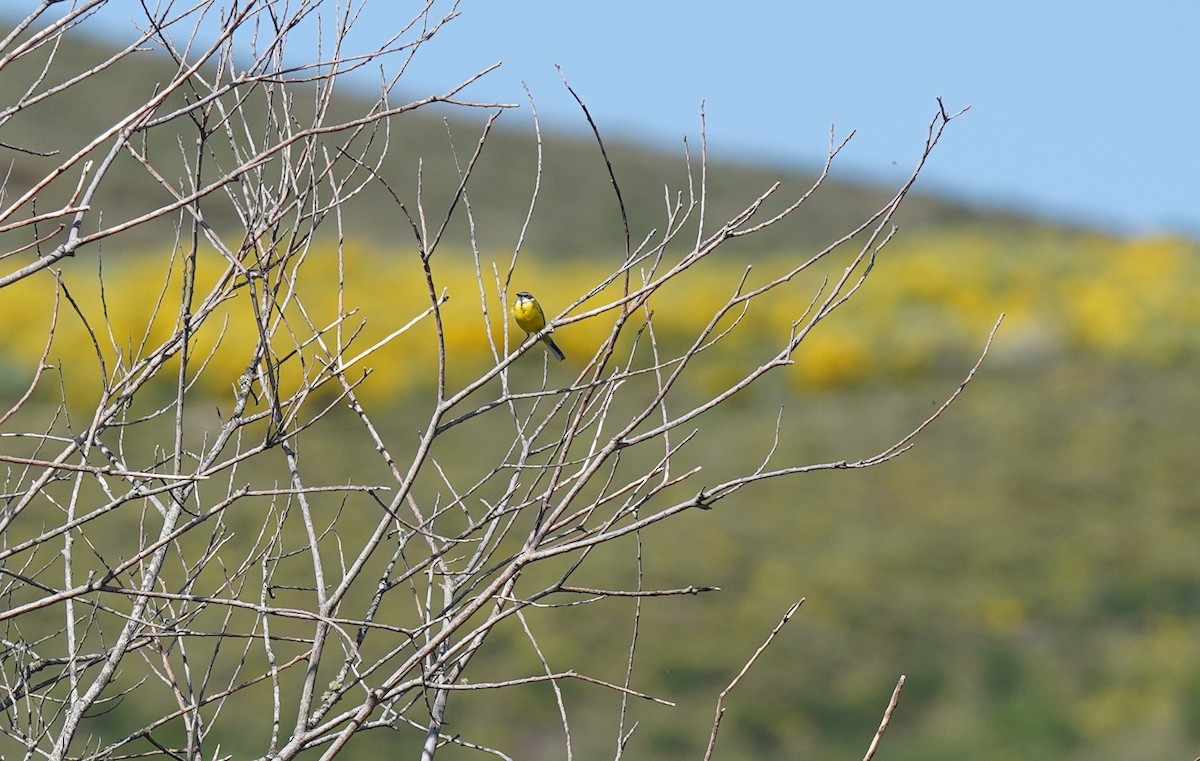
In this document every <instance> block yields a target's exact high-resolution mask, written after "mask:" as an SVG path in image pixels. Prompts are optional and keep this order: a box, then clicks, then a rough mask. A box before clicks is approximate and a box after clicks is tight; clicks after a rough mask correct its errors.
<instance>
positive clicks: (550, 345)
mask: <svg viewBox="0 0 1200 761" xmlns="http://www.w3.org/2000/svg"><path fill="white" fill-rule="evenodd" d="M512 313H513V319H514V320H515V321H516V323H517V327H519V328H520V329H521V330H523V331H525V333H526V334H527V335H533V334H534V333H537V332H538V331H540V330H542V329H543V328H545V327H546V313H545V312H543V311H542V305H541V304H539V303H538V301H537V299H535V298H534V297H533V294H531V293H530V292H529V291H521V292H520V293H518V294H517V301H516V303H515V304H513V309H512ZM542 343H544V344H546V350H547V351H549V352H550V353H551V354H553V355H554V358H555V359H557V360H558V361H559V362H561V361H563V360H564V359H566V358H567V357H566V355H565V354H563V353H562V349H560V348H558V345H557V344H556V343H554V339H553V338H551V337H550V334H549V333H547V334H546V335H544V336H542Z"/></svg>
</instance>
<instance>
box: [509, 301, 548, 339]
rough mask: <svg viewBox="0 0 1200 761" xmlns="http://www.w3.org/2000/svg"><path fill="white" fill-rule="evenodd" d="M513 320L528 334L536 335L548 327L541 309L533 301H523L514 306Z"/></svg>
mask: <svg viewBox="0 0 1200 761" xmlns="http://www.w3.org/2000/svg"><path fill="white" fill-rule="evenodd" d="M513 319H514V320H516V321H517V325H518V326H520V328H521V330H523V331H525V332H526V333H536V332H538V331H539V330H541V329H542V328H544V327H546V318H545V316H543V315H542V310H541V307H539V306H538V303H537V302H536V301H534V300H532V299H528V300H524V299H521V300H518V301H517V303H515V304H513Z"/></svg>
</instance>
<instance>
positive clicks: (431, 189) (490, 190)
mask: <svg viewBox="0 0 1200 761" xmlns="http://www.w3.org/2000/svg"><path fill="white" fill-rule="evenodd" d="M86 29H87V27H86V26H85V27H84V28H83V31H84V32H86ZM67 39H69V40H70V41H71V44H70V45H66V46H61V47H60V48H59V49H58V50H57V53H56V58H55V60H54V63H53V65H52V66H51V67H50V69H49V76H48V77H47V85H51V84H53V83H55V82H56V81H59V80H62V79H65V78H66V77H68V76H70V75H71V74H73V73H75V72H78V71H84V70H87V69H89V68H91V67H93V66H95V65H96V64H97V63H99V62H100V61H103V60H104V59H105V58H107V57H108V56H109V55H111V54H112V52H113V51H114V48H113V47H112V45H113V41H107V42H106V41H102V40H98V39H94V38H92V37H90V36H88V35H87V34H86V33H82V32H80V31H72V32H71V33H70V34H69V35H68V37H67ZM46 58H47V56H46V55H45V54H39V55H33V56H29V57H27V58H26V59H23V60H21V61H17V62H16V63H14V64H10V67H9V68H8V70H7V71H6V75H5V76H4V77H0V102H12V101H13V100H14V99H15V97H16V96H17V94H18V93H17V90H18V88H20V87H23V86H24V85H23V83H24V82H26V81H28V78H29V77H30V75H31V74H32V73H33V71H34V70H35V68H39V67H41V66H42V65H43V63H44V61H45V60H46ZM173 70H174V65H173V64H172V63H171V62H169V61H168V60H167V59H166V58H165V57H164V56H162V55H161V54H159V53H156V52H154V51H152V50H147V51H144V52H139V53H137V54H136V55H133V56H130V57H128V58H126V59H124V60H122V61H120V62H119V63H118V64H117V65H116V66H114V67H112V68H110V69H108V70H106V71H104V72H103V73H101V74H100V75H98V76H95V77H93V78H92V79H91V80H90V81H89V83H88V85H87V87H86V89H81V88H78V87H75V88H72V89H69V90H67V91H65V92H64V93H62V94H60V95H59V96H57V97H56V98H54V99H53V100H52V101H50V102H48V103H47V104H46V105H45V106H44V107H41V108H35V109H30V110H28V111H26V112H24V113H22V114H18V115H17V116H16V117H15V118H13V119H11V120H10V121H8V122H7V123H6V124H5V125H4V134H3V140H2V141H0V143H3V145H2V146H0V160H3V161H4V162H5V163H6V164H7V165H9V166H10V167H11V169H10V174H9V181H10V187H25V186H27V185H28V184H29V183H30V182H31V181H32V180H33V179H34V178H37V177H41V176H44V175H45V173H46V172H48V171H49V170H50V169H52V168H53V167H54V166H55V165H57V163H58V161H60V160H61V158H62V157H63V156H64V155H69V154H70V153H71V152H73V151H74V150H77V149H78V148H79V147H81V146H83V145H86V143H87V141H88V140H90V139H91V138H92V136H94V135H96V134H99V133H100V131H101V130H103V129H104V128H106V127H108V126H109V125H111V124H112V123H114V122H115V121H116V120H118V119H120V118H121V117H123V116H124V115H125V114H126V113H127V112H128V110H129V109H130V108H131V107H132V105H134V104H136V103H141V102H143V100H144V99H145V98H146V97H147V96H148V95H149V94H150V93H153V92H154V90H155V88H156V86H157V84H158V83H159V82H160V81H162V80H163V79H164V78H165V77H167V76H168V75H169V74H170V73H171V72H172V71H173ZM404 97H405V95H404V94H402V93H401V94H393V97H392V101H393V102H400V100H401V99H402V98H404ZM168 105H170V103H168ZM369 107H370V102H369V101H368V100H367V99H366V98H364V97H362V96H361V95H360V94H358V93H355V92H353V91H352V90H350V89H349V88H343V89H342V91H341V98H340V99H338V100H335V103H334V106H333V111H334V112H335V113H340V114H354V115H357V114H361V113H364V112H365V111H366V110H367V109H368V108H369ZM439 111H440V113H439V114H437V115H433V111H432V110H431V109H420V110H418V111H416V112H413V113H406V114H402V115H400V116H398V117H396V118H393V119H391V120H390V122H389V128H390V130H391V134H390V136H389V137H390V142H391V145H390V148H389V150H388V153H387V157H386V159H385V161H384V162H383V165H382V167H381V175H382V176H383V177H384V178H385V179H386V180H387V181H388V182H389V184H390V185H391V186H392V188H393V189H394V190H396V192H397V193H398V194H399V195H400V197H401V198H402V199H404V200H405V202H406V203H408V204H410V205H412V204H413V202H414V201H415V198H416V188H417V185H418V182H417V170H418V167H420V168H421V172H422V177H421V183H422V186H423V195H424V198H425V199H426V201H427V204H428V206H429V207H430V208H431V209H439V208H441V206H442V204H443V203H444V201H445V199H447V198H449V197H450V195H451V194H452V193H453V190H454V187H455V184H456V177H457V173H456V170H455V169H454V163H453V162H454V158H453V155H452V153H451V150H450V147H449V144H450V139H451V138H452V139H453V141H454V145H455V148H456V150H457V152H458V154H459V156H460V160H461V161H463V162H465V161H466V159H467V158H468V157H469V155H470V153H471V151H472V150H473V149H474V147H475V144H476V142H477V141H478V139H479V136H480V134H481V130H482V126H483V123H484V121H485V120H486V117H487V115H488V114H486V113H483V112H480V111H474V112H473V111H470V110H468V109H462V108H442V109H439ZM580 124H581V125H583V124H584V120H583V117H582V115H581V116H580ZM447 125H448V126H447ZM181 138H182V139H183V140H184V141H185V143H184V144H185V145H186V144H187V140H189V138H188V136H186V135H183V136H181ZM159 143H160V144H153V145H151V146H150V150H152V151H153V152H154V153H155V154H156V155H158V156H160V157H161V156H163V155H164V154H171V153H175V154H177V153H178V152H179V150H180V149H179V146H178V145H173V144H170V143H168V142H166V141H162V140H160V141H159ZM606 145H607V148H608V150H609V154H610V156H611V157H612V161H613V164H614V167H615V170H616V174H617V178H618V181H619V182H620V184H621V189H622V192H623V194H624V198H625V204H626V207H627V209H628V213H629V217H630V223H631V227H632V232H633V236H632V237H633V238H634V240H635V241H636V240H639V239H640V238H641V237H643V236H644V235H645V234H647V233H648V232H649V231H650V230H652V229H661V228H662V226H663V224H664V221H663V220H664V209H665V202H664V188H667V189H669V190H670V193H671V194H672V195H674V194H676V193H684V194H685V196H686V193H687V190H688V177H687V165H686V162H685V158H684V152H683V148H682V145H681V147H680V149H679V150H677V151H668V152H662V151H656V150H652V149H649V148H647V147H645V146H642V145H639V144H637V143H634V142H630V141H628V140H620V139H613V138H608V139H607V140H606ZM13 147H20V148H23V149H26V150H24V151H18V150H13ZM916 147H917V146H914V150H915V149H916ZM30 151H36V152H41V153H53V155H42V156H39V155H33V154H32V153H31V152H30ZM543 151H544V153H543V157H542V169H543V173H542V177H541V189H540V195H539V197H538V201H537V206H536V210H535V214H534V217H533V220H532V224H531V225H530V227H529V229H528V233H527V238H526V248H527V249H529V250H532V251H535V252H545V253H547V254H551V253H552V254H553V255H554V256H555V257H559V256H563V257H568V258H569V257H575V256H580V257H588V256H590V255H592V254H596V253H607V252H611V251H613V250H614V249H618V250H619V249H620V248H621V247H622V245H623V244H622V231H621V225H620V223H619V217H618V214H617V205H616V202H615V199H614V195H613V192H612V188H611V184H610V182H609V179H608V176H607V173H606V171H605V168H604V165H603V161H602V158H601V155H600V152H599V151H598V150H597V147H596V145H595V143H594V142H592V141H590V140H586V139H581V138H579V137H577V136H563V135H555V134H545V135H544V137H543ZM692 154H693V167H692V173H693V178H694V181H695V182H696V183H698V182H699V173H700V172H699V165H698V160H697V159H696V156H698V154H699V147H698V145H693V146H692ZM536 166H537V148H536V143H535V134H534V129H533V126H532V123H531V122H530V120H529V115H528V109H521V110H517V111H510V112H506V113H504V114H503V116H502V117H501V118H500V119H499V121H498V127H497V128H496V129H495V130H494V132H493V133H492V134H491V136H490V137H489V139H488V143H487V146H486V148H485V151H484V153H483V156H482V158H481V161H480V163H479V164H478V167H477V169H476V172H475V176H474V179H473V181H472V182H471V184H470V186H469V189H468V190H469V198H470V201H471V206H472V210H473V212H474V214H475V216H476V223H477V234H478V237H479V240H480V243H481V245H482V246H483V247H484V248H485V249H498V250H501V251H504V250H511V248H512V247H513V246H514V244H515V241H516V240H517V237H518V234H519V231H520V229H521V226H522V224H523V222H524V219H525V216H526V214H527V212H528V208H529V204H530V199H531V197H532V193H533V189H534V184H535V179H536V178H535V169H536ZM815 176H816V175H815V173H814V172H799V173H798V172H793V171H782V170H780V169H778V168H773V167H765V166H755V165H750V164H743V163H738V162H737V161H735V160H732V158H731V157H717V158H715V159H714V160H712V162H711V164H710V166H709V168H708V177H709V181H708V191H709V197H708V207H709V213H708V219H710V220H712V221H713V223H714V224H715V223H716V222H717V221H718V220H722V219H724V218H726V217H728V216H729V215H731V214H733V213H735V212H736V211H740V210H741V209H743V208H744V207H745V206H746V205H748V204H749V203H750V202H751V201H753V199H754V198H755V197H756V196H758V195H759V194H760V193H762V192H763V191H764V190H766V189H767V188H768V187H770V186H771V185H772V184H774V183H775V182H779V183H781V189H780V191H779V192H778V193H777V194H776V195H775V197H774V199H773V200H772V201H770V202H768V203H767V204H766V205H765V206H764V211H765V212H769V211H771V210H773V209H778V208H781V207H782V206H783V205H785V204H787V203H790V202H791V201H792V200H794V199H795V198H796V197H798V196H799V195H801V194H802V193H803V192H805V191H806V190H807V189H808V188H809V186H810V185H811V183H812V181H813V179H814V178H815ZM894 190H895V189H894V188H883V187H878V186H874V185H870V184H865V183H862V182H856V181H853V180H849V179H842V178H839V176H838V168H837V165H836V164H835V168H834V173H833V177H832V178H831V179H830V180H828V181H827V182H826V183H825V185H824V186H823V188H822V189H821V191H820V192H819V193H817V194H815V195H814V196H813V197H812V198H811V199H809V201H808V202H807V203H806V204H805V206H804V207H803V208H802V209H801V211H800V213H799V214H797V215H795V216H794V217H793V218H791V219H790V220H789V221H788V222H787V223H786V224H784V225H780V226H777V227H776V228H774V229H773V230H768V231H766V232H765V233H764V234H762V235H757V236H754V237H753V239H752V240H749V241H747V242H746V243H744V244H743V245H745V246H746V247H747V250H751V251H779V250H792V251H795V250H797V249H799V250H810V249H812V248H814V247H820V246H823V245H825V244H827V243H828V242H829V241H831V240H834V239H836V238H837V237H839V236H841V235H842V234H844V233H845V232H846V231H847V230H849V229H851V228H853V226H855V225H856V224H858V223H860V222H861V221H862V220H863V219H864V218H865V217H866V216H867V215H869V214H870V213H871V212H873V211H874V210H875V209H877V208H878V207H879V205H880V204H881V203H882V202H883V201H884V200H885V199H887V198H889V197H890V195H891V194H892V193H893V192H894ZM918 191H919V186H918ZM369 192H370V193H371V195H368V197H367V199H365V202H363V203H356V204H352V205H349V206H348V207H347V209H346V211H347V212H348V216H347V217H346V229H347V230H348V231H349V233H350V236H351V237H355V238H359V239H362V240H365V241H371V242H374V243H376V244H384V245H394V244H395V243H396V242H397V241H398V240H399V241H401V242H402V243H403V241H406V240H407V237H408V231H407V229H406V226H405V224H404V223H403V222H402V220H401V218H400V217H399V214H398V213H397V212H396V209H395V205H394V202H393V201H392V199H391V198H390V197H388V195H387V194H386V193H384V192H382V191H381V190H371V191H369ZM160 195H161V190H160V189H159V188H157V187H156V186H155V185H154V184H153V183H152V182H150V181H149V180H148V179H147V178H146V176H145V173H144V172H143V171H140V169H138V168H137V167H135V166H133V165H131V164H127V165H124V166H122V165H121V164H118V169H117V173H116V174H115V175H114V177H113V180H112V181H109V182H108V183H106V187H105V188H104V189H103V190H102V193H101V195H100V200H99V203H98V204H96V206H97V207H98V208H100V209H103V211H104V214H105V218H106V219H107V220H114V219H127V218H130V217H132V216H134V215H135V214H136V213H137V212H138V211H139V210H141V209H142V207H141V206H139V205H138V204H137V203H136V201H137V200H139V199H142V198H147V197H149V198H154V197H158V196H160ZM56 200H58V199H55V198H50V197H47V198H43V199H41V204H42V206H41V208H42V209H45V208H46V207H47V205H48V204H50V203H52V202H53V201H56ZM206 203H207V214H208V215H209V218H210V222H212V223H213V224H214V225H216V226H220V225H221V224H222V223H223V222H228V221H229V212H228V209H225V208H222V207H221V205H220V203H219V202H218V201H217V200H216V199H210V200H208V201H206ZM464 218H465V215H463V214H459V215H458V219H457V220H456V224H454V225H452V227H451V230H450V234H451V237H450V238H449V242H451V243H454V244H456V245H460V246H465V244H466V243H467V241H468V234H467V231H466V227H465V221H464ZM897 222H898V223H899V224H900V225H902V226H903V227H904V229H905V230H907V231H912V232H920V231H928V230H933V229H940V228H945V227H964V226H966V227H971V228H974V229H977V230H983V229H1004V230H1007V231H1009V232H1012V231H1016V230H1022V229H1026V230H1031V231H1032V230H1036V229H1043V228H1046V227H1048V225H1047V224H1046V223H1045V222H1044V221H1041V220H1032V219H1028V218H1023V217H1021V216H1019V215H1016V214H1013V213H1009V212H1005V211H1002V210H989V209H985V208H977V207H973V206H969V205H964V204H960V203H956V202H955V201H954V200H953V199H945V198H938V197H934V196H930V195H923V194H921V193H919V192H918V193H917V194H915V195H911V196H910V197H909V199H908V201H907V202H906V204H905V206H904V207H903V209H902V211H901V212H900V214H899V215H898V217H897ZM330 233H331V234H332V230H330ZM169 236H170V232H169V231H168V230H163V229H161V228H155V229H151V228H146V229H141V230H137V231H135V234H134V235H132V236H129V237H127V240H129V241H135V240H136V241H139V242H141V243H144V244H147V245H151V244H153V243H154V242H156V241H161V240H163V239H167V238H169Z"/></svg>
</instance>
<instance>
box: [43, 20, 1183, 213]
mask: <svg viewBox="0 0 1200 761" xmlns="http://www.w3.org/2000/svg"><path fill="white" fill-rule="evenodd" d="M359 3H361V0H358V3H356V5H357V4H359ZM187 4H188V5H190V4H191V3H190V2H188V3H187ZM331 4H332V3H331ZM361 4H362V6H363V10H362V17H361V19H360V25H359V27H358V32H357V34H356V37H355V38H354V39H355V41H356V42H359V43H361V44H366V43H368V42H370V41H373V40H378V39H380V38H381V37H382V36H383V35H384V34H385V33H388V32H390V31H393V30H395V29H398V28H399V26H400V25H401V24H403V23H405V22H406V21H407V20H408V19H409V18H410V16H411V15H412V13H413V12H414V10H415V9H416V8H419V6H420V4H419V3H416V2H411V1H405V0H366V2H365V3H361ZM32 5H33V3H32V2H31V3H30V6H32ZM65 5H66V4H65V3H64V6H65ZM136 8H137V5H136V4H135V3H134V2H132V0H113V2H111V3H110V4H109V6H106V7H105V8H104V9H102V11H101V14H100V15H99V16H98V17H97V19H95V20H94V21H95V23H94V24H93V23H92V22H89V25H90V26H92V27H93V28H95V29H97V30H98V31H104V32H106V33H110V34H112V33H116V32H117V30H120V29H129V28H130V27H129V19H130V18H131V17H132V16H133V15H134V14H135V13H136V12H137V11H136ZM451 8H452V3H450V2H438V3H435V9H437V10H440V11H441V12H443V13H444V12H448V11H449V10H450V9H451ZM458 10H459V11H460V14H461V15H460V16H459V18H457V19H455V20H453V21H452V22H451V23H450V24H449V25H447V26H446V27H445V28H444V29H443V30H442V31H441V32H440V33H439V34H438V35H437V36H436V37H435V38H434V39H433V40H432V41H431V42H430V43H428V44H427V45H426V46H425V47H424V48H423V49H422V51H421V53H420V55H419V56H418V57H417V58H416V60H415V61H414V62H413V65H412V68H411V69H410V71H409V72H408V73H407V74H406V77H405V80H403V81H404V82H406V83H407V88H408V90H409V91H410V92H412V93H414V94H427V93H429V92H432V91H435V90H439V89H440V88H444V87H445V86H447V85H448V84H451V83H453V82H455V81H457V80H459V79H462V78H465V77H466V76H469V75H470V74H472V73H474V72H476V71H478V70H480V69H482V68H484V67H486V66H489V65H491V64H493V63H497V62H502V63H503V65H502V66H501V68H500V69H499V70H498V71H496V72H493V73H492V74H490V75H488V76H487V77H486V78H484V79H483V80H482V81H480V82H479V83H478V84H476V85H475V86H473V87H472V88H471V90H469V91H468V92H469V94H470V95H471V96H472V97H474V98H475V99H478V100H495V101H504V102H511V103H519V104H522V108H523V110H524V113H518V114H510V115H507V116H506V117H505V121H506V122H507V123H508V124H510V125H515V126H521V125H522V124H528V109H527V107H526V105H525V104H526V96H525V94H524V92H523V90H522V87H521V83H522V82H525V83H528V86H529V88H530V90H531V91H532V93H533V96H534V99H535V101H536V103H537V107H538V113H539V116H540V118H541V119H542V124H543V128H555V129H563V130H575V131H581V130H584V129H586V125H585V123H584V120H583V118H582V116H581V115H580V113H579V110H578V107H577V106H576V105H575V103H574V101H573V100H572V99H571V97H570V96H569V95H568V94H567V93H566V92H565V90H564V88H563V86H562V83H561V81H560V80H559V77H558V73H557V71H556V70H555V64H559V65H561V66H562V67H563V70H564V72H565V74H566V76H567V78H568V79H569V81H570V83H571V85H572V86H573V87H574V88H575V89H576V91H577V92H579V94H580V95H581V97H583V98H584V100H585V101H586V103H587V105H588V107H589V109H590V110H591V112H592V114H593V116H594V117H595V118H596V120H597V122H598V123H599V125H600V127H601V129H602V130H603V131H604V133H605V134H607V135H610V136H614V137H615V136H622V137H635V138H638V139H641V140H645V141H647V142H650V143H652V144H654V145H657V146H661V147H666V148H668V149H672V148H677V147H678V146H679V145H680V141H681V138H682V137H683V136H684V135H688V136H689V138H690V139H691V140H692V141H693V144H694V141H695V140H696V138H697V137H698V134H699V111H700V104H701V102H702V101H703V102H704V103H705V112H706V116H707V127H708V128H707V133H708V140H709V146H710V154H711V155H714V156H716V157H719V158H730V159H736V158H749V159H753V160H755V161H759V162H776V163H779V164H781V165H787V166H800V167H806V166H809V165H812V164H814V163H816V162H818V161H820V160H821V159H823V157H824V153H825V150H826V147H827V144H828V139H829V128H830V125H831V124H833V125H836V128H837V131H838V133H839V134H845V133H847V132H848V131H849V130H851V129H854V130H857V136H856V137H855V139H854V140H853V141H852V142H851V144H850V146H849V147H848V149H847V151H846V152H845V153H844V154H843V157H842V159H841V163H840V164H838V165H837V167H839V169H837V171H840V172H841V173H843V174H844V175H845V176H854V177H866V178H869V179H879V180H882V181H887V182H894V181H896V180H898V179H899V178H900V177H901V176H903V175H905V174H906V173H907V172H908V171H909V170H910V169H911V167H912V164H913V162H914V161H915V159H916V157H917V155H918V152H919V150H920V148H921V145H922V143H923V140H924V135H925V129H926V125H927V124H928V122H929V120H930V118H931V117H932V115H933V114H934V110H935V109H936V101H935V99H936V97H937V96H942V97H943V98H944V100H945V102H946V105H947V107H948V108H950V109H951V110H955V109H958V108H961V107H963V106H967V105H969V106H971V110H970V112H969V113H968V114H967V115H965V116H964V117H963V118H962V119H960V120H959V121H957V122H956V123H955V124H954V125H952V128H951V129H950V130H949V132H948V133H947V135H946V137H945V138H944V142H943V143H942V145H941V146H940V147H939V149H938V151H937V152H936V154H935V156H934V158H933V160H932V162H931V164H930V165H929V167H928V169H927V173H926V174H925V176H924V179H923V182H922V185H921V186H920V187H921V188H922V189H924V190H926V191H930V192H937V193H940V194H943V195H947V196H951V197H958V198H961V199H963V200H967V201H971V202H976V203H985V204H986V203H994V204H999V205H1003V206H1005V207H1009V208H1013V207H1015V208H1018V209H1021V210H1026V211H1030V212H1033V213H1035V214H1037V215H1039V216H1043V217H1048V218H1050V219H1061V220H1065V221H1070V222H1076V223H1084V224H1090V225H1096V226H1100V227H1103V228H1107V229H1110V230H1114V231H1117V232H1125V233H1131V234H1141V233H1156V232H1164V231H1180V232H1186V233H1188V234H1191V235H1200V140H1198V139H1197V138H1198V132H1200V127H1198V126H1197V125H1198V123H1200V119H1198V114H1197V110H1198V108H1197V100H1198V95H1200V87H1198V86H1197V84H1198V79H1200V43H1198V41H1197V40H1198V38H1197V34H1198V33H1200V32H1198V30H1200V3H1195V2H1193V1H1192V0H1177V1H1175V2H1148V3H1138V4H1134V3H1128V2H1112V1H1107V0H1101V1H1099V2H1096V1H1093V2H1079V1H1075V0H1070V1H1066V2H1032V1H1029V0H1010V2H1006V3H986V4H985V3H964V2H961V0H954V1H951V0H946V1H941V0H936V1H929V2H914V3H900V2H882V1H880V2H801V1H799V0H771V1H766V0H763V1H760V2H753V1H750V2H747V1H743V2H739V3H725V2H709V1H705V0H692V1H691V2H666V1H664V2H653V1H647V0H637V1H635V0H606V1H605V2H588V3H584V2H570V1H569V0H559V1H558V2H554V1H552V0H462V1H461V2H460V3H459V4H458ZM402 86H403V85H402Z"/></svg>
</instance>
